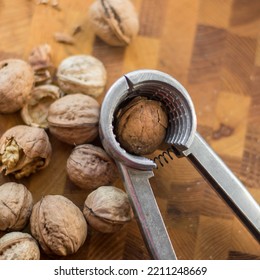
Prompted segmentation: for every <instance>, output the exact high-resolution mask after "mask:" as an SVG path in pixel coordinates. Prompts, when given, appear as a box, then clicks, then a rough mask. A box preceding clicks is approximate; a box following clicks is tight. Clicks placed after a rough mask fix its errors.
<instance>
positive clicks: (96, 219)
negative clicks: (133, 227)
mask: <svg viewBox="0 0 260 280" xmlns="http://www.w3.org/2000/svg"><path fill="white" fill-rule="evenodd" d="M83 213H84V216H85V218H86V220H87V222H88V223H89V225H90V226H91V227H93V228H94V229H95V230H97V231H100V232H104V233H110V232H116V231H118V230H120V229H121V228H122V227H123V225H125V224H126V223H128V222H130V221H131V220H132V218H133V211H132V208H131V206H130V203H129V200H128V196H127V194H126V193H125V192H124V191H122V190H121V189H119V188H116V187H113V186H102V187H99V188H98V189H96V190H95V191H93V192H91V193H90V194H89V195H88V197H87V199H86V201H85V203H84V209H83Z"/></svg>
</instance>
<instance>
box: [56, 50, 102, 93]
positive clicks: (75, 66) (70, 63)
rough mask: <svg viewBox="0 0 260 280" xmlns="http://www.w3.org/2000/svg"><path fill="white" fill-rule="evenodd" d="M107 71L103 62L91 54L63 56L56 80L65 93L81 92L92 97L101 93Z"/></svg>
mask: <svg viewBox="0 0 260 280" xmlns="http://www.w3.org/2000/svg"><path fill="white" fill-rule="evenodd" d="M106 80H107V73H106V69H105V67H104V65H103V63H102V62H101V61H100V60H98V59H97V58H95V57H93V56H91V55H73V56H69V57H67V58H65V59H64V60H63V61H62V62H61V63H60V65H59V67H58V69H57V81H58V84H59V86H60V88H61V89H62V90H63V91H64V92H65V93H79V92H80V93H83V94H87V95H90V96H93V97H97V96H99V95H100V94H101V93H103V91H104V88H105V85H106Z"/></svg>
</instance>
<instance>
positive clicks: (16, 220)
mask: <svg viewBox="0 0 260 280" xmlns="http://www.w3.org/2000/svg"><path fill="white" fill-rule="evenodd" d="M32 207H33V198H32V194H31V192H30V191H29V190H28V189H27V188H26V187H25V186H24V185H22V184H17V183H15V182H8V183H5V184H3V185H1V186H0V230H2V231H6V230H22V229H23V228H24V227H25V226H26V225H27V223H28V221H29V218H30V215H31V211H32Z"/></svg>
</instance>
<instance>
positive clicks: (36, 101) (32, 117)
mask: <svg viewBox="0 0 260 280" xmlns="http://www.w3.org/2000/svg"><path fill="white" fill-rule="evenodd" d="M61 95H62V92H61V90H60V89H59V88H58V87H56V86H54V85H42V86H38V87H35V88H34V89H33V91H32V92H31V95H30V97H29V98H28V99H27V101H26V104H25V105H24V106H23V108H22V110H21V117H22V119H23V121H24V122H25V123H26V124H27V125H30V126H34V127H41V128H48V122H47V116H48V110H49V107H50V105H51V104H52V103H53V102H54V101H55V100H56V99H58V98H60V97H61Z"/></svg>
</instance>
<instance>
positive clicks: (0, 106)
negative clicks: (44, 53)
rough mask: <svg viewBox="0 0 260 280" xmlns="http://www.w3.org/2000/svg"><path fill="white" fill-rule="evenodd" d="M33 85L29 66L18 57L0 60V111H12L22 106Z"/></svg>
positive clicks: (32, 75)
mask: <svg viewBox="0 0 260 280" xmlns="http://www.w3.org/2000/svg"><path fill="white" fill-rule="evenodd" d="M33 86H34V72H33V70H32V68H31V66H30V65H29V64H28V63H27V62H25V61H23V60H20V59H6V60H2V61H0V113H14V112H16V111H18V110H20V109H21V108H22V106H23V105H24V103H25V100H26V98H27V96H28V95H29V94H30V92H31V90H32V88H33Z"/></svg>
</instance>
